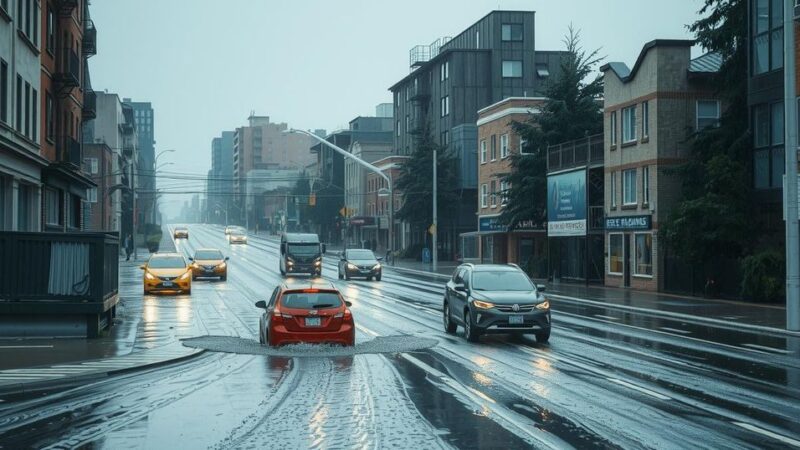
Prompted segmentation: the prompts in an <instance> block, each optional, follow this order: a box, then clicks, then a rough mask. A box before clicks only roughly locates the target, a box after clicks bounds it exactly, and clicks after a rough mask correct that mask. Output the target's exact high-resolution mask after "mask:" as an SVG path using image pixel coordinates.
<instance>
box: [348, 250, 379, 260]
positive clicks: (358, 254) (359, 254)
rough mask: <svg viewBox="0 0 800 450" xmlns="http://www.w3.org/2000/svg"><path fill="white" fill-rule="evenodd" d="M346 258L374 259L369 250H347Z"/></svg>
mask: <svg viewBox="0 0 800 450" xmlns="http://www.w3.org/2000/svg"><path fill="white" fill-rule="evenodd" d="M347 259H375V254H374V253H372V251H371V250H348V251H347Z"/></svg>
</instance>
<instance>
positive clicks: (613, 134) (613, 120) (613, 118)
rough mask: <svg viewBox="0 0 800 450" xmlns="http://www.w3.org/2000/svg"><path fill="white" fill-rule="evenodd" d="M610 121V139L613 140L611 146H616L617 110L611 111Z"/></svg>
mask: <svg viewBox="0 0 800 450" xmlns="http://www.w3.org/2000/svg"><path fill="white" fill-rule="evenodd" d="M608 121H609V123H608V126H609V128H611V130H610V132H609V139H610V140H611V147H615V146H616V145H617V112H616V111H611V114H610V115H609V119H608Z"/></svg>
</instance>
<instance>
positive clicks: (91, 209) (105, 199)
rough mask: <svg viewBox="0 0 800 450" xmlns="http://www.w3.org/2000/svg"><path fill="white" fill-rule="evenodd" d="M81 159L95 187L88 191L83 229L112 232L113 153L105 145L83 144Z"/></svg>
mask: <svg viewBox="0 0 800 450" xmlns="http://www.w3.org/2000/svg"><path fill="white" fill-rule="evenodd" d="M83 157H84V161H85V166H86V172H87V174H88V175H89V176H90V177H91V178H92V180H93V181H94V182H95V184H96V185H97V186H96V187H94V188H92V189H90V190H89V192H88V194H87V199H86V205H85V208H84V217H85V219H84V224H85V229H86V230H89V231H109V230H113V229H114V228H113V224H114V220H113V218H114V210H113V207H112V204H111V195H110V192H111V187H112V186H113V183H114V179H115V176H114V172H113V163H114V152H113V151H111V148H109V147H108V145H106V144H105V143H97V144H92V143H86V142H85V143H84V144H83Z"/></svg>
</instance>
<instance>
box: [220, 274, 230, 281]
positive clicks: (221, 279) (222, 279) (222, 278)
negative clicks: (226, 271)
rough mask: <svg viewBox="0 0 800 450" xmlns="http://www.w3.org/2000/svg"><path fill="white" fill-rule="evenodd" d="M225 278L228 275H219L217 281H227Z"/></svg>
mask: <svg viewBox="0 0 800 450" xmlns="http://www.w3.org/2000/svg"><path fill="white" fill-rule="evenodd" d="M227 280H228V275H223V276H221V277H219V281H227Z"/></svg>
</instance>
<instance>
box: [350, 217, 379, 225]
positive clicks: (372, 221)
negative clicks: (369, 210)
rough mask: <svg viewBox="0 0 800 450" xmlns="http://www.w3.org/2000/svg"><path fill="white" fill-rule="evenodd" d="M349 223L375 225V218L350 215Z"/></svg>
mask: <svg viewBox="0 0 800 450" xmlns="http://www.w3.org/2000/svg"><path fill="white" fill-rule="evenodd" d="M350 225H358V226H361V225H375V218H374V217H372V216H360V217H359V216H357V217H351V218H350Z"/></svg>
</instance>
